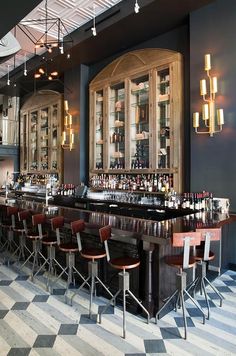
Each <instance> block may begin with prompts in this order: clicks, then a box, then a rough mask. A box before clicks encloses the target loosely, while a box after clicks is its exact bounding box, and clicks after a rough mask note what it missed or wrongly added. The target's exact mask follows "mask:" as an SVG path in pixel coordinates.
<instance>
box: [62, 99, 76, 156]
mask: <svg viewBox="0 0 236 356" xmlns="http://www.w3.org/2000/svg"><path fill="white" fill-rule="evenodd" d="M64 112H65V117H64V131H63V132H62V140H61V146H62V148H63V149H69V150H70V151H71V150H72V149H73V148H75V145H74V144H75V132H74V129H73V127H72V126H73V118H72V115H71V114H70V113H69V106H68V101H67V100H65V101H64Z"/></svg>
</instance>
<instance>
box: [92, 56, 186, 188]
mask: <svg viewBox="0 0 236 356" xmlns="http://www.w3.org/2000/svg"><path fill="white" fill-rule="evenodd" d="M162 70H163V71H165V70H167V71H168V73H169V74H168V78H169V94H168V102H169V111H170V120H169V121H170V126H169V136H168V142H170V143H169V145H168V150H169V151H168V155H167V156H168V160H169V161H168V166H167V164H166V166H165V167H164V168H163V167H162V166H161V165H160V164H158V154H159V155H160V153H159V152H158V147H159V146H160V145H159V141H160V140H161V139H160V133H158V120H161V118H160V115H159V112H158V110H159V109H158V92H157V91H158V89H157V88H158V83H157V78H158V75H157V74H158V73H160V72H161V71H162ZM182 73H183V70H182V56H181V54H180V53H177V52H174V51H170V50H165V49H143V50H137V51H133V52H128V53H126V54H124V55H123V56H121V57H119V58H117V59H116V60H115V61H113V62H112V63H110V64H109V65H108V66H106V67H105V68H104V69H103V70H102V71H101V72H100V73H99V74H98V75H97V76H96V77H95V78H94V79H93V80H92V82H91V83H90V163H89V164H90V166H89V172H90V175H93V174H99V173H108V174H124V173H129V174H132V173H133V174H137V173H161V174H173V177H174V189H175V190H176V191H178V192H182V168H183V160H182V154H183V153H182V151H183V147H182V146H183V139H182V136H183V78H182ZM142 76H148V78H149V79H148V80H149V89H148V90H149V102H148V112H149V132H148V134H149V164H148V166H147V167H146V166H145V167H144V168H141V169H139V170H137V169H132V166H131V132H130V127H131V126H130V125H131V105H132V103H131V82H132V80H133V78H137V77H142ZM119 83H124V86H125V98H124V103H125V104H124V105H125V109H124V111H125V123H124V125H125V164H124V167H122V168H119V169H116V168H115V169H114V168H113V169H111V168H110V166H109V161H108V157H109V143H110V141H109V124H108V121H109V91H110V88H111V87H113V86H115V85H118V84H119ZM98 91H103V115H102V116H103V120H104V123H103V143H102V145H103V150H102V152H103V157H102V161H103V166H102V167H99V168H98V167H96V138H95V136H96V135H95V133H96V93H97V92H98ZM159 125H160V124H159ZM158 140H159V141H158Z"/></svg>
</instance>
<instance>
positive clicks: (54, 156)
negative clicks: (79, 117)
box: [50, 104, 59, 170]
mask: <svg viewBox="0 0 236 356" xmlns="http://www.w3.org/2000/svg"><path fill="white" fill-rule="evenodd" d="M58 125H59V123H58V104H55V105H53V106H52V112H51V127H50V142H51V155H50V170H57V169H58V166H59V165H58V162H57V160H58V153H57V149H58V141H59V136H58V129H59V128H58Z"/></svg>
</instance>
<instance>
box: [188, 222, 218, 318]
mask: <svg viewBox="0 0 236 356" xmlns="http://www.w3.org/2000/svg"><path fill="white" fill-rule="evenodd" d="M196 231H197V232H200V233H201V240H202V241H204V249H197V250H196V256H195V259H196V260H197V262H198V263H197V267H198V269H197V270H198V273H199V275H198V276H197V277H196V279H195V281H194V282H193V285H194V294H195V291H196V289H197V287H198V286H200V290H201V294H202V290H203V292H204V296H205V300H206V304H207V311H208V313H207V319H209V318H210V304H209V297H208V295H207V292H206V283H207V284H208V285H209V286H210V287H211V288H212V289H213V291H214V292H215V293H216V294H217V295H218V297H219V299H220V306H222V302H223V296H222V295H221V293H220V292H219V291H218V290H217V289H216V288H215V286H214V285H213V284H212V283H211V282H210V281H209V279H208V278H207V276H206V275H207V264H208V262H209V261H212V260H214V258H215V254H214V253H213V252H212V251H210V244H211V241H220V239H221V229H220V228H211V229H196Z"/></svg>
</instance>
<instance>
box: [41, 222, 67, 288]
mask: <svg viewBox="0 0 236 356" xmlns="http://www.w3.org/2000/svg"><path fill="white" fill-rule="evenodd" d="M63 226H64V217H63V216H57V217H55V218H52V219H51V228H52V232H55V233H56V235H53V233H52V232H50V233H49V236H47V237H44V238H43V239H42V244H43V245H45V246H46V247H47V258H46V259H45V261H44V263H43V264H42V265H41V267H40V269H39V270H38V271H37V273H39V272H40V270H42V269H43V268H44V266H45V265H47V264H48V273H47V280H46V289H47V290H49V280H50V275H53V274H54V273H55V272H56V266H58V267H60V269H61V270H63V267H62V266H61V264H60V263H59V262H58V261H57V259H56V247H57V246H58V245H59V244H60V228H62V227H63Z"/></svg>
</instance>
